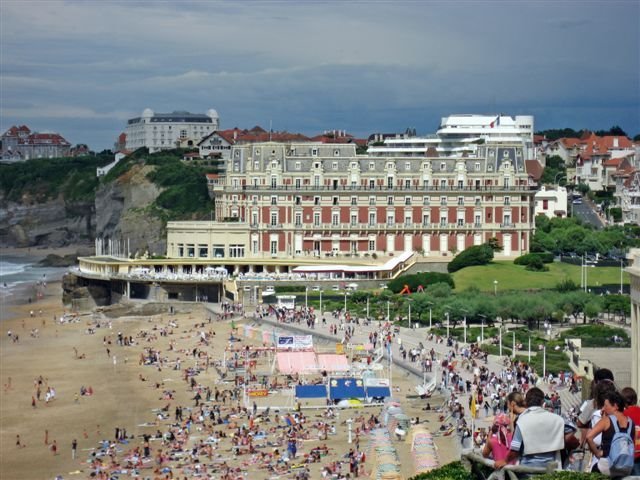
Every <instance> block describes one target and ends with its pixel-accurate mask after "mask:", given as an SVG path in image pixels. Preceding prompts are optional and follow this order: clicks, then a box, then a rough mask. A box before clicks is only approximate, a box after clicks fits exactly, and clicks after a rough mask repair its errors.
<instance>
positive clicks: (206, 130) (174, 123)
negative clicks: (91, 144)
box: [125, 108, 220, 153]
mask: <svg viewBox="0 0 640 480" xmlns="http://www.w3.org/2000/svg"><path fill="white" fill-rule="evenodd" d="M219 128H220V118H219V116H218V113H217V112H216V111H215V110H213V109H211V110H208V111H207V113H206V114H201V113H189V112H184V111H175V112H171V113H154V111H153V110H151V109H150V108H146V109H145V110H144V111H143V112H142V115H141V116H140V117H135V118H131V119H129V120H128V121H127V128H126V130H125V133H126V135H127V140H126V142H127V143H126V148H127V150H131V151H133V150H136V149H138V148H141V147H146V148H148V149H149V152H151V153H154V152H158V151H160V150H170V149H172V148H176V145H179V144H181V143H184V141H185V140H188V139H191V140H193V143H194V145H195V144H196V143H197V142H199V141H200V140H201V139H202V138H203V137H205V136H207V135H209V134H210V133H211V132H214V131H216V130H218V129H219Z"/></svg>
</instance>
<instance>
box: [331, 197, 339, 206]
mask: <svg viewBox="0 0 640 480" xmlns="http://www.w3.org/2000/svg"><path fill="white" fill-rule="evenodd" d="M332 204H333V205H338V197H333V202H332Z"/></svg>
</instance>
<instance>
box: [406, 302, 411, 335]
mask: <svg viewBox="0 0 640 480" xmlns="http://www.w3.org/2000/svg"><path fill="white" fill-rule="evenodd" d="M407 301H408V302H409V329H411V299H409V300H407Z"/></svg>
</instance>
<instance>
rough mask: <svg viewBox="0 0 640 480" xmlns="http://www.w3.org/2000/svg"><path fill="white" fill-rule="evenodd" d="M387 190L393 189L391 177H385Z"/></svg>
mask: <svg viewBox="0 0 640 480" xmlns="http://www.w3.org/2000/svg"><path fill="white" fill-rule="evenodd" d="M387 188H393V177H387Z"/></svg>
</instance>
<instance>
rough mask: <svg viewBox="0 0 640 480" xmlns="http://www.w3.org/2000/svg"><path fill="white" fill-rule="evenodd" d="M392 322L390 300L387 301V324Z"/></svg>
mask: <svg viewBox="0 0 640 480" xmlns="http://www.w3.org/2000/svg"><path fill="white" fill-rule="evenodd" d="M389 321H391V317H390V316H389V300H387V322H389Z"/></svg>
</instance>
